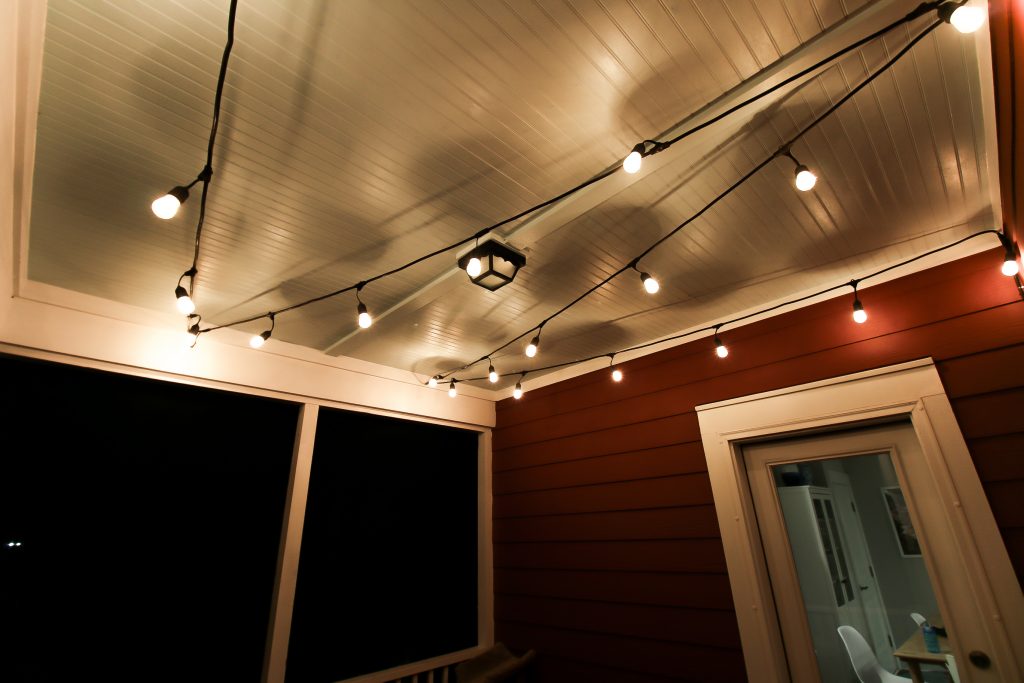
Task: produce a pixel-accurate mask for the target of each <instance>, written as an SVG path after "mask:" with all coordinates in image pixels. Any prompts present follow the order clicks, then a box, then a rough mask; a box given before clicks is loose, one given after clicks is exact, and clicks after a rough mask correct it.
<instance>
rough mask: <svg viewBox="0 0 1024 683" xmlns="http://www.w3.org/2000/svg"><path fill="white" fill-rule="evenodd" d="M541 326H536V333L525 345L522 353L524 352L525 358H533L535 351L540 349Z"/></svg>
mask: <svg viewBox="0 0 1024 683" xmlns="http://www.w3.org/2000/svg"><path fill="white" fill-rule="evenodd" d="M542 327H543V325H541V327H538V328H537V334H536V335H534V337H533V339H531V340H530V343H529V344H527V345H526V349H525V350H524V353H526V356H527V358H533V357H534V356H536V355H537V351H538V350H539V349H540V332H541V328H542Z"/></svg>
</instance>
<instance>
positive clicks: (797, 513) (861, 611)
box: [772, 453, 949, 683]
mask: <svg viewBox="0 0 1024 683" xmlns="http://www.w3.org/2000/svg"><path fill="white" fill-rule="evenodd" d="M772 474H773V478H774V481H775V490H776V493H777V494H778V500H779V505H780V508H781V510H782V515H783V518H784V521H785V527H786V532H787V535H788V537H789V547H790V550H791V552H792V554H793V560H794V564H795V566H796V570H797V576H798V578H799V581H800V591H801V594H802V596H803V600H804V607H805V610H806V614H807V621H808V625H809V626H810V630H811V637H812V639H813V641H814V650H815V656H816V657H817V661H818V668H819V670H820V672H821V679H822V680H823V681H829V682H832V681H837V682H839V683H847V682H849V683H856V681H857V680H858V679H857V676H856V673H855V672H854V669H853V665H852V664H851V659H850V657H849V655H848V654H847V649H846V647H845V646H844V643H843V639H842V637H841V636H840V634H839V630H838V629H839V627H840V626H848V627H852V628H853V629H855V630H856V631H857V633H858V634H860V636H861V637H862V638H863V642H864V647H866V648H867V650H869V651H870V652H871V654H872V655H873V656H874V659H875V660H877V662H878V665H879V667H881V668H882V669H884V670H886V671H889V672H892V673H898V674H900V675H903V676H906V677H908V678H909V677H910V674H909V671H908V668H909V667H910V666H915V665H916V666H920V667H921V668H922V669H923V671H925V672H926V674H927V672H928V670H929V668H931V669H936V670H938V669H943V668H944V652H939V653H934V654H931V653H928V652H927V648H926V647H925V643H924V634H923V631H922V629H921V628H920V627H918V625H917V624H916V623H915V622H914V619H913V617H912V616H911V614H912V613H913V614H920V615H922V616H924V617H925V618H926V619H927V620H928V621H929V622H930V623H931V624H933V625H936V626H939V627H940V628H941V626H942V623H943V622H942V616H941V615H940V614H939V609H938V605H937V604H936V601H935V595H934V593H933V592H932V587H931V582H930V581H929V578H928V573H927V571H926V569H925V566H924V560H923V558H922V557H921V547H920V545H919V544H918V542H917V535H916V533H915V531H914V525H913V523H912V522H911V520H910V515H909V513H908V511H907V504H906V500H905V499H904V496H903V491H902V490H901V489H900V486H899V482H898V480H897V478H896V472H895V470H894V469H893V466H892V461H891V460H890V458H889V455H888V453H882V454H877V455H858V456H851V457H842V458H832V459H828V460H817V461H813V462H806V463H800V464H799V466H797V465H794V464H786V465H776V466H774V467H772ZM940 633H941V631H940ZM938 641H939V646H940V650H944V651H947V652H948V651H949V643H948V641H946V639H945V638H943V637H940V638H939V639H938ZM935 675H938V676H941V675H942V672H941V671H936V674H935ZM928 678H931V676H928Z"/></svg>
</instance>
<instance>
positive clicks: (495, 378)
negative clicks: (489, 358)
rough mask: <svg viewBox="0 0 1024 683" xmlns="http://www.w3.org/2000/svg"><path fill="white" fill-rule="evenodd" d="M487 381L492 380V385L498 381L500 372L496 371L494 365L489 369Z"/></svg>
mask: <svg viewBox="0 0 1024 683" xmlns="http://www.w3.org/2000/svg"><path fill="white" fill-rule="evenodd" d="M487 379H488V380H490V382H491V384H494V383H496V382H497V381H498V372H497V371H496V370H495V369H494V363H491V364H490V365H489V366H488V367H487Z"/></svg>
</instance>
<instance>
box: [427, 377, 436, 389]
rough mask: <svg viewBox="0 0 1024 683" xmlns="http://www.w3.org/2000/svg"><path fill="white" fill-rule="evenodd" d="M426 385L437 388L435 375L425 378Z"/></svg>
mask: <svg viewBox="0 0 1024 683" xmlns="http://www.w3.org/2000/svg"><path fill="white" fill-rule="evenodd" d="M427 386H428V387H430V388H431V389H436V388H437V377H436V376H434V377H431V378H430V379H428V380H427Z"/></svg>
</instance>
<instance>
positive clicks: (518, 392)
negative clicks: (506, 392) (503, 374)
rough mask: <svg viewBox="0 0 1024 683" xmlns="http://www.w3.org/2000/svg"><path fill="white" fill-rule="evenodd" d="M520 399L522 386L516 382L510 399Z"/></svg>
mask: <svg viewBox="0 0 1024 683" xmlns="http://www.w3.org/2000/svg"><path fill="white" fill-rule="evenodd" d="M522 397H523V385H522V384H521V383H519V382H516V388H515V389H513V390H512V398H514V399H516V400H517V401H518V400H519V399H521V398H522Z"/></svg>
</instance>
